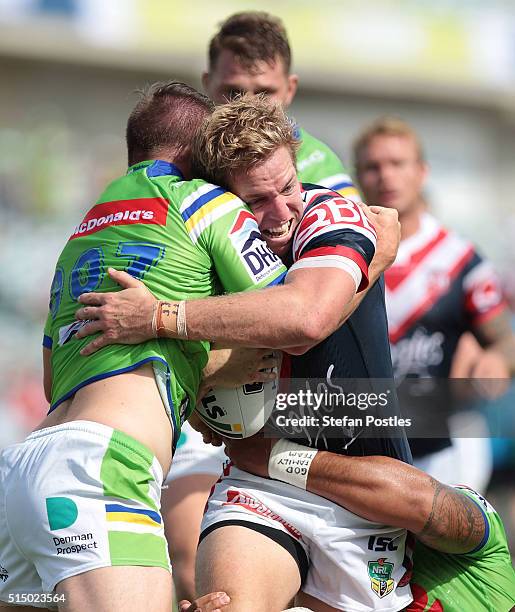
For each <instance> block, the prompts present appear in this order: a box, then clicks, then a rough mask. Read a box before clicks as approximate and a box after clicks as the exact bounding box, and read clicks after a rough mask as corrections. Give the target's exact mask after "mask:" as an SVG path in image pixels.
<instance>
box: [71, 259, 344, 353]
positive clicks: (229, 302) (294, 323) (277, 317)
mask: <svg viewBox="0 0 515 612" xmlns="http://www.w3.org/2000/svg"><path fill="white" fill-rule="evenodd" d="M109 274H110V276H111V277H112V278H113V279H114V280H116V281H117V282H118V283H119V284H121V285H122V286H123V287H125V288H126V289H127V291H120V292H115V293H93V294H88V293H85V294H83V295H82V296H81V297H80V298H79V300H80V302H81V303H82V304H85V305H86V306H85V307H84V308H81V309H79V310H78V311H77V313H76V317H77V318H78V319H88V320H91V321H92V322H91V323H89V324H88V325H85V326H84V327H83V328H82V329H81V330H79V332H78V333H77V337H78V338H81V337H85V336H88V335H91V334H93V333H96V332H103V334H102V335H101V336H99V337H98V338H96V339H95V340H93V341H92V342H91V343H90V344H89V345H88V346H87V347H86V349H83V354H90V353H92V352H94V351H95V350H98V349H99V348H100V347H101V346H105V345H107V344H113V343H126V344H137V343H139V342H143V341H144V340H148V339H149V338H152V337H154V333H153V331H152V316H153V311H154V306H155V304H156V299H155V297H154V296H153V295H152V294H151V293H150V291H148V289H147V288H146V287H145V286H144V284H143V283H141V282H140V281H138V280H136V279H134V278H132V277H131V276H130V275H128V274H126V273H125V272H119V271H113V270H112V269H110V270H109ZM355 292H356V287H355V284H354V280H353V279H352V277H351V276H350V274H348V273H347V272H345V271H343V270H340V269H338V268H310V269H300V270H294V271H293V272H291V273H290V274H288V276H287V279H286V283H285V284H284V285H283V286H277V287H271V288H268V289H261V290H258V291H251V292H247V293H237V294H232V295H225V296H220V297H210V298H206V299H200V300H191V301H188V302H187V303H186V323H187V332H188V339H190V340H202V339H209V340H211V341H216V342H221V343H230V344H241V345H244V346H251V347H263V346H266V347H271V348H288V347H298V346H301V345H306V346H305V349H306V350H307V348H308V346H311V345H313V344H316V343H317V342H320V341H321V340H323V339H324V338H326V337H327V336H328V335H329V334H331V333H332V332H333V331H334V330H335V329H337V328H338V327H339V326H340V325H341V323H342V322H343V320H344V316H345V308H346V306H347V305H348V304H349V302H350V301H351V299H352V298H353V296H354V295H355ZM174 317H175V318H174ZM176 322H177V318H176V315H174V314H173V312H172V308H170V309H166V311H165V309H163V318H162V323H163V324H164V327H165V332H164V333H163V334H162V335H163V336H164V337H176V333H175V331H176V329H177V325H176Z"/></svg>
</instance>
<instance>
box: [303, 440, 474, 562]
mask: <svg viewBox="0 0 515 612" xmlns="http://www.w3.org/2000/svg"><path fill="white" fill-rule="evenodd" d="M307 488H308V490H309V491H312V492H313V493H317V494H318V495H322V496H323V497H327V498H328V499H330V500H331V501H334V502H336V503H338V504H340V505H341V506H344V507H345V508H347V509H348V510H350V511H351V512H354V514H358V515H360V516H363V517H364V518H366V519H368V520H370V521H374V522H377V523H384V524H386V525H392V526H393V527H405V528H406V529H408V530H409V531H411V532H413V533H414V534H415V535H416V536H417V538H418V539H419V540H420V541H421V542H423V543H424V544H426V545H427V546H430V547H431V548H435V549H436V550H440V551H442V552H448V553H466V552H470V551H471V550H473V549H474V548H476V546H478V545H479V543H480V542H481V540H482V539H483V536H484V534H485V521H484V518H483V513H482V512H481V510H480V509H479V507H478V505H477V504H476V503H475V502H473V501H472V500H471V499H469V498H468V497H467V496H466V495H464V494H463V493H460V492H459V491H458V490H456V489H454V488H452V487H449V486H447V485H444V484H442V483H441V482H438V481H437V480H435V479H434V478H432V477H431V476H429V475H428V474H426V473H425V472H421V471H420V470H418V469H417V468H414V467H413V466H411V465H407V464H406V463H402V462H400V461H397V460H396V459H392V458H390V457H347V456H343V455H335V454H334V453H328V452H319V453H317V455H316V456H315V459H314V460H313V463H312V464H311V467H310V470H309V474H308V483H307Z"/></svg>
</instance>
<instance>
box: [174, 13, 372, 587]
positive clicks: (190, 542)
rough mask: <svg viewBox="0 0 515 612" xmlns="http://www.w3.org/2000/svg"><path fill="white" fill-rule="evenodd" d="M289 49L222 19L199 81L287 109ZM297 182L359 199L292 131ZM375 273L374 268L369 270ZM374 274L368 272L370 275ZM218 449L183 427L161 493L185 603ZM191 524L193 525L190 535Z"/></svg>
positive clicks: (227, 95)
mask: <svg viewBox="0 0 515 612" xmlns="http://www.w3.org/2000/svg"><path fill="white" fill-rule="evenodd" d="M291 62H292V56H291V49H290V45H289V42H288V35H287V32H286V30H285V27H284V24H283V23H282V22H281V21H280V20H279V19H278V18H277V17H274V16H272V15H269V14H267V13H264V12H258V11H246V12H241V13H236V14H234V15H231V16H230V17H228V18H227V19H226V20H225V21H224V22H223V23H222V24H221V25H220V29H219V30H218V32H217V33H216V34H215V35H214V36H213V38H212V39H211V41H210V42H209V47H208V69H207V71H206V72H204V73H203V75H202V84H203V86H204V90H205V92H206V93H207V94H208V95H209V97H210V98H211V99H212V100H214V102H215V103H216V104H223V103H225V102H227V101H228V100H230V99H231V98H233V97H234V96H235V95H238V94H244V93H246V94H265V95H266V96H268V97H269V98H270V99H271V100H274V101H276V102H279V103H280V104H282V105H283V107H284V108H288V107H289V106H290V104H291V103H292V102H293V100H294V98H295V94H296V91H297V85H298V77H297V75H296V74H293V73H291ZM294 133H295V137H296V138H297V139H298V140H299V145H300V146H299V148H298V150H297V176H298V177H299V179H300V181H301V182H304V183H314V184H316V185H322V186H324V187H328V188H330V189H334V190H336V191H338V192H339V193H341V194H342V195H344V196H345V197H347V198H350V199H354V200H356V201H357V200H359V199H360V198H359V194H358V192H357V190H356V188H355V187H354V185H353V184H352V180H351V178H350V176H349V173H348V171H347V170H346V169H345V168H344V167H343V165H342V163H341V161H340V160H339V159H338V157H337V156H336V155H335V154H334V152H333V151H331V150H330V149H329V147H328V146H327V145H326V144H324V143H323V142H321V141H320V140H318V139H316V138H314V137H313V136H312V135H311V134H309V133H308V132H306V130H304V129H303V128H301V127H300V126H299V125H297V124H296V125H295V130H294ZM373 265H374V266H375V263H374V264H373ZM374 273H375V270H371V274H374ZM224 460H225V456H224V454H223V449H219V448H217V447H214V446H210V445H206V444H204V443H203V441H202V437H201V436H200V434H199V433H197V432H196V431H195V430H194V429H193V428H192V427H190V426H189V425H188V423H186V424H185V427H184V428H183V432H182V434H181V440H180V444H179V447H178V449H177V453H176V455H175V457H174V465H173V468H172V469H171V470H170V472H169V474H168V477H167V479H166V484H167V485H168V484H170V483H171V482H173V483H174V486H173V487H171V486H170V487H168V488H166V489H164V491H163V516H164V522H165V531H166V536H167V539H168V541H169V547H170V555H171V558H172V561H173V562H174V567H175V569H174V581H175V585H176V587H177V592H178V593H179V594H180V595H181V596H183V597H185V598H189V599H191V598H192V597H193V594H194V592H195V589H194V566H195V554H196V550H197V544H198V536H199V531H200V521H201V519H202V513H203V510H204V506H205V503H206V499H207V496H208V494H209V491H210V489H211V487H212V485H213V484H214V483H215V481H216V479H217V478H218V476H219V475H220V473H221V470H222V464H223V462H224ZM192 524H198V529H197V530H196V529H193V528H192Z"/></svg>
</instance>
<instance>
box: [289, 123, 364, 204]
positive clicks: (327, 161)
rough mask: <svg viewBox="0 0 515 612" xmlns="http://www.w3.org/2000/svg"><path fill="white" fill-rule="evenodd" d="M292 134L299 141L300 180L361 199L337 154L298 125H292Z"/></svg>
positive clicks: (351, 198) (348, 196) (298, 168)
mask: <svg viewBox="0 0 515 612" xmlns="http://www.w3.org/2000/svg"><path fill="white" fill-rule="evenodd" d="M294 134H295V137H296V138H297V140H299V141H300V148H299V150H298V151H297V176H298V177H299V180H300V182H301V183H312V184H314V185H321V186H322V187H327V188H328V189H332V190H333V191H338V192H339V193H340V194H341V195H342V196H344V197H345V198H349V199H350V200H353V201H355V202H356V201H358V202H359V201H361V196H360V194H359V192H358V190H357V189H356V187H355V186H354V184H353V182H352V179H351V177H350V175H349V173H348V171H347V170H346V169H345V167H344V166H343V164H342V162H341V161H340V160H339V158H338V156H337V155H336V154H335V153H334V152H333V151H331V149H330V148H329V147H328V146H327V145H326V144H324V143H323V142H321V141H320V140H317V139H316V138H314V137H313V136H311V134H308V133H307V132H306V130H304V129H302V128H300V127H299V126H298V125H295V126H294Z"/></svg>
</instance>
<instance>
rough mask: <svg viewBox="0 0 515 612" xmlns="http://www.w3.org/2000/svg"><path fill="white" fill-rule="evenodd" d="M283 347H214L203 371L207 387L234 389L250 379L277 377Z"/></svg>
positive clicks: (264, 380)
mask: <svg viewBox="0 0 515 612" xmlns="http://www.w3.org/2000/svg"><path fill="white" fill-rule="evenodd" d="M279 362H280V351H275V352H274V351H272V350H271V349H259V348H247V347H243V346H238V347H233V348H217V347H216V345H215V346H214V347H212V348H211V351H210V353H209V361H208V363H207V365H206V367H205V368H204V371H203V373H202V378H203V380H202V386H203V387H226V388H229V389H233V388H236V387H241V386H242V385H245V384H247V383H254V382H269V381H271V380H274V379H275V378H277V371H271V370H272V368H277V367H278V366H279Z"/></svg>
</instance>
